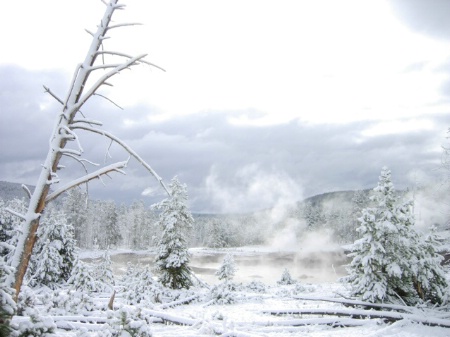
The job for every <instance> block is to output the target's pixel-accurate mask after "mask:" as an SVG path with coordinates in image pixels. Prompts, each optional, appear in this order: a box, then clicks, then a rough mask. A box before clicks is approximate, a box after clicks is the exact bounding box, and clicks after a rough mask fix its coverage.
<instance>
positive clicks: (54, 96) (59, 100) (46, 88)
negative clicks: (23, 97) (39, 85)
mask: <svg viewBox="0 0 450 337" xmlns="http://www.w3.org/2000/svg"><path fill="white" fill-rule="evenodd" d="M43 87H44V89H45V92H46V93H48V94H50V96H52V97H53V98H54V99H56V100H57V101H58V102H59V103H61V104H64V102H63V100H62V99H61V98H59V97H58V96H56V95H55V94H54V93H53V92H52V91H51V90H50V88H48V87H46V86H45V85H43Z"/></svg>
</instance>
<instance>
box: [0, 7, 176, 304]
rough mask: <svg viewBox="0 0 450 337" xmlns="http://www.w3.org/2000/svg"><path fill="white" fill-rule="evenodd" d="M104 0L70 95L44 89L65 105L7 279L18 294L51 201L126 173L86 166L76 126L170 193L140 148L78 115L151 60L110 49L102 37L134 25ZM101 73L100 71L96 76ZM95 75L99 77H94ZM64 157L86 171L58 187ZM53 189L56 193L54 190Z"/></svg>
mask: <svg viewBox="0 0 450 337" xmlns="http://www.w3.org/2000/svg"><path fill="white" fill-rule="evenodd" d="M105 4H106V10H105V13H104V15H103V18H102V19H101V21H100V24H99V25H98V27H97V31H96V32H95V33H91V32H89V33H90V34H91V35H92V43H91V45H90V47H89V49H88V52H87V54H86V57H85V59H84V61H83V62H82V63H81V64H80V65H78V66H77V67H76V70H75V72H74V75H73V79H72V81H71V83H70V85H69V89H68V92H67V94H66V96H65V97H64V98H59V97H57V96H56V95H55V94H54V93H53V92H52V91H51V90H50V89H48V88H45V89H46V91H47V92H48V93H49V94H50V95H51V96H53V97H54V98H55V99H56V100H57V101H58V102H59V103H61V111H60V112H59V114H58V116H57V119H56V123H55V126H54V129H53V132H52V135H51V137H50V142H49V149H48V154H47V157H46V159H45V161H44V163H43V164H42V169H41V173H40V176H39V178H38V180H37V182H36V188H35V190H34V193H33V194H32V195H30V203H29V206H28V210H27V212H26V213H25V214H23V215H20V216H21V218H22V220H23V221H22V226H21V235H20V236H19V239H18V243H17V249H16V250H15V254H14V256H13V258H12V263H11V265H12V267H13V268H14V270H15V273H14V274H12V276H11V277H9V278H8V282H9V284H10V285H11V286H13V287H14V288H15V290H16V298H17V296H18V294H19V292H20V288H21V285H22V282H23V278H24V275H25V273H26V271H27V268H28V263H29V260H30V257H31V253H32V250H33V246H34V243H35V241H36V231H37V229H38V227H39V221H40V217H41V214H42V212H43V211H44V209H45V207H46V204H47V203H48V202H49V201H51V200H53V199H55V198H56V197H57V196H59V195H60V194H62V193H64V192H65V191H67V190H69V189H70V188H72V187H74V186H78V185H80V184H83V183H87V182H88V181H90V180H93V179H98V178H100V177H101V176H102V175H106V174H108V173H110V172H121V173H123V171H122V169H123V168H125V167H126V165H127V161H122V162H117V163H114V164H111V165H109V166H105V167H102V168H100V169H97V170H96V171H94V172H91V173H88V170H87V166H86V165H87V164H92V163H91V162H89V161H88V160H86V159H84V158H83V157H82V154H83V148H82V146H81V142H80V140H79V137H78V135H77V133H76V131H77V130H79V129H82V130H85V131H88V132H92V133H96V134H99V135H103V136H105V137H107V138H109V139H110V140H111V141H112V142H115V143H117V144H119V145H120V146H122V147H123V148H124V149H125V150H126V151H127V152H128V153H129V155H130V156H132V157H134V158H135V159H136V160H138V161H139V162H140V163H141V164H142V165H143V166H144V167H145V168H146V169H147V170H148V171H150V173H151V174H152V175H153V176H154V177H155V178H156V179H157V180H158V181H159V182H160V183H161V185H162V186H163V188H164V189H165V190H166V191H167V189H166V188H165V186H164V184H163V182H162V179H161V178H160V177H159V176H158V175H157V174H156V172H154V171H153V169H152V168H151V167H150V166H149V165H148V164H147V163H146V162H145V161H144V160H143V159H142V158H141V157H139V155H138V154H137V153H136V152H134V151H133V150H132V149H131V148H129V147H128V146H127V145H126V144H125V143H123V142H122V141H121V140H120V139H118V138H117V137H115V136H114V135H112V134H110V133H108V132H106V131H104V130H101V129H99V127H100V126H101V125H102V124H101V123H100V122H98V121H95V120H89V119H87V118H85V116H84V115H83V114H80V115H81V116H78V114H79V112H80V109H81V108H82V107H83V106H84V104H85V103H86V102H87V101H88V100H89V99H90V98H91V97H92V96H94V95H96V94H97V91H98V89H99V88H101V87H102V86H103V85H110V84H109V83H108V82H107V81H108V80H109V79H110V78H111V77H113V76H114V75H116V74H118V73H120V72H121V71H122V70H125V69H129V68H131V67H133V66H136V65H138V64H142V63H145V64H150V63H148V62H147V61H145V60H144V57H145V56H146V55H138V56H130V55H127V54H124V53H121V52H115V51H108V50H107V49H105V48H104V46H103V40H105V39H107V38H108V35H107V34H108V33H109V32H110V31H111V30H112V29H114V28H119V27H122V26H130V25H131V24H116V25H110V22H111V17H112V15H113V13H114V12H115V11H116V10H118V9H123V8H124V5H119V4H118V0H111V1H110V2H109V3H105ZM108 56H114V57H119V58H122V60H123V61H122V62H120V63H107V62H106V63H105V57H108ZM98 59H101V60H102V61H103V62H100V60H98ZM150 65H151V64H150ZM97 74H100V75H98V76H97ZM94 76H97V77H95V78H93V77H94ZM88 79H89V83H93V84H92V85H90V86H88V85H87V83H88ZM69 143H72V144H75V146H73V147H71V148H70V147H66V145H68V144H69ZM63 156H67V157H69V158H72V159H75V160H76V161H77V162H78V163H79V164H81V165H82V166H83V167H84V169H85V171H86V174H85V175H84V176H82V177H80V178H78V179H75V180H73V181H71V182H68V183H66V184H61V185H62V186H60V187H58V186H56V185H55V184H57V183H59V182H60V181H59V177H58V170H60V169H62V168H63V166H61V165H60V160H61V158H62V157H63ZM50 187H51V189H52V193H50Z"/></svg>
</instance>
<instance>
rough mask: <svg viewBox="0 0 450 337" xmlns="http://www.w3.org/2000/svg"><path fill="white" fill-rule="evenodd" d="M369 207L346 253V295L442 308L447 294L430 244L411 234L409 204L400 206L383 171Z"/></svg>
mask: <svg viewBox="0 0 450 337" xmlns="http://www.w3.org/2000/svg"><path fill="white" fill-rule="evenodd" d="M374 192H375V194H374V196H373V201H374V203H375V207H373V208H366V209H364V210H363V215H362V217H361V218H360V221H361V225H360V227H359V228H358V231H359V232H360V234H361V239H359V240H356V241H355V243H354V244H353V246H352V247H351V253H350V254H349V256H350V257H352V258H353V260H352V262H351V263H350V265H349V266H348V272H349V275H348V276H347V277H345V278H343V281H344V282H348V283H349V284H350V286H351V294H352V295H353V296H357V297H359V298H361V299H362V300H367V301H371V302H394V301H397V300H398V299H399V298H401V300H402V301H403V302H406V303H408V304H416V303H417V302H421V301H432V302H433V303H442V302H443V301H444V299H445V298H444V294H445V291H446V288H447V282H446V279H445V275H444V272H443V270H442V267H441V266H440V261H441V258H440V257H439V256H438V254H437V253H436V248H435V245H436V242H435V241H436V240H434V239H428V240H424V239H423V238H422V237H421V236H420V235H419V234H418V232H417V231H416V230H415V229H414V227H413V226H414V217H413V214H412V203H411V202H401V201H400V200H399V198H398V197H397V196H396V194H395V190H394V187H393V184H392V182H391V172H390V171H389V170H388V169H387V168H383V170H382V171H381V175H380V180H379V183H378V186H377V187H376V188H375V189H374Z"/></svg>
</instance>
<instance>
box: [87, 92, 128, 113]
mask: <svg viewBox="0 0 450 337" xmlns="http://www.w3.org/2000/svg"><path fill="white" fill-rule="evenodd" d="M94 95H95V96H100V97H102V98H104V99H106V100H107V101H109V102H111V103H112V104H114V105H115V106H116V107H118V108H119V109H120V110H123V108H122V107H121V106H120V105H119V104H117V103H115V102H114V101H113V100H112V99H109V98H108V97H106V96H105V95H102V94H97V93H94Z"/></svg>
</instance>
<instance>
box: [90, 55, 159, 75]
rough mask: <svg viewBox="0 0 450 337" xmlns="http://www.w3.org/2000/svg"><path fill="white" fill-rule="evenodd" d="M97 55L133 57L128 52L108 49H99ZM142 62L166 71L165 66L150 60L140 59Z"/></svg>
mask: <svg viewBox="0 0 450 337" xmlns="http://www.w3.org/2000/svg"><path fill="white" fill-rule="evenodd" d="M97 55H114V56H120V57H125V58H132V56H131V55H128V54H125V53H121V52H116V51H107V50H99V51H97ZM140 62H142V63H145V64H147V65H149V66H152V67H155V68H158V69H160V70H162V71H164V72H165V71H166V70H165V69H164V68H161V67H160V66H157V65H156V64H154V63H151V62H148V61H146V60H140Z"/></svg>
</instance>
